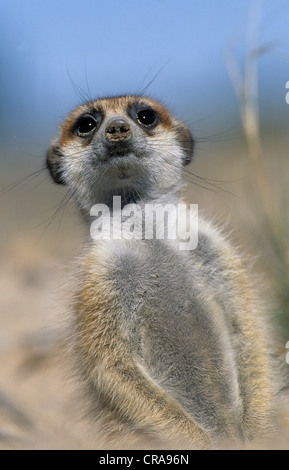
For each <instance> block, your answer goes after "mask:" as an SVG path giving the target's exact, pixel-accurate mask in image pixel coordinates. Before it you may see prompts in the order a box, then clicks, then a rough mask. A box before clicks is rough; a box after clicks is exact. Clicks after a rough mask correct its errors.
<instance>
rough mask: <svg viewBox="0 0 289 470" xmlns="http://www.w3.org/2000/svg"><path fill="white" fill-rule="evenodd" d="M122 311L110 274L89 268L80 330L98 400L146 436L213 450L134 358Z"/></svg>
mask: <svg viewBox="0 0 289 470" xmlns="http://www.w3.org/2000/svg"><path fill="white" fill-rule="evenodd" d="M92 271H94V272H92ZM118 310H119V299H118V298H117V295H116V294H115V293H114V292H113V289H112V288H111V286H110V283H109V281H107V280H105V273H102V272H101V269H100V270H98V274H96V271H95V270H94V269H92V270H91V269H89V268H88V270H87V271H86V273H85V280H84V282H83V286H82V288H81V290H80V292H79V295H78V300H77V308H76V315H77V318H76V324H77V332H78V351H79V354H80V361H81V367H82V368H83V370H82V372H83V373H84V375H85V376H86V378H87V380H88V381H89V382H90V384H93V389H94V390H95V394H96V398H97V396H99V397H101V396H105V397H106V402H109V408H110V412H111V410H113V413H114V415H115V416H114V418H116V420H117V419H118V418H119V421H120V422H121V420H123V421H129V422H130V423H132V427H133V428H134V429H136V430H138V431H141V432H143V433H144V434H146V435H148V434H150V433H151V435H152V436H155V437H158V438H160V440H161V441H162V440H163V441H165V442H166V441H168V442H170V444H172V443H173V444H176V445H179V446H184V448H197V449H207V448H212V447H213V446H212V441H211V439H210V437H209V435H208V434H207V433H206V432H205V431H204V430H203V429H202V428H201V427H200V426H198V425H197V423H196V422H195V421H194V420H193V419H192V418H191V417H190V416H189V415H188V414H187V413H186V412H185V411H184V410H183V409H182V408H181V407H180V406H179V405H178V403H177V402H176V401H175V400H174V399H172V398H171V397H170V396H169V395H168V394H167V393H166V392H165V391H164V390H162V389H161V388H160V387H159V386H158V385H157V384H156V383H155V382H154V381H153V380H152V379H151V378H150V377H149V376H147V375H146V373H145V372H144V371H143V370H142V367H141V366H140V365H139V364H138V363H137V360H136V359H135V358H134V357H132V354H131V353H130V350H129V342H128V338H127V336H128V335H127V331H126V329H125V327H124V325H123V324H122V321H121V319H120V315H119V312H118ZM104 412H105V410H104Z"/></svg>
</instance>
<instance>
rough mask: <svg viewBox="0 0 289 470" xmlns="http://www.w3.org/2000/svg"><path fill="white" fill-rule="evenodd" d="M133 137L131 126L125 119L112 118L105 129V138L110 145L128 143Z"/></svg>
mask: <svg viewBox="0 0 289 470" xmlns="http://www.w3.org/2000/svg"><path fill="white" fill-rule="evenodd" d="M131 137H132V131H131V126H130V125H129V123H128V122H127V121H126V120H124V119H115V118H112V119H111V120H110V121H108V123H107V125H106V128H105V138H106V141H107V142H109V143H117V142H123V141H128V140H130V139H131Z"/></svg>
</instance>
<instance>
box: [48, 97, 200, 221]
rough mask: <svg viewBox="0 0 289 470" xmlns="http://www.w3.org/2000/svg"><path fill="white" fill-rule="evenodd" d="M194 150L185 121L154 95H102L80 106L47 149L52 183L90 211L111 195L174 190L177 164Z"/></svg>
mask: <svg viewBox="0 0 289 470" xmlns="http://www.w3.org/2000/svg"><path fill="white" fill-rule="evenodd" d="M192 155H193V139H192V137H191V134H190V132H189V130H188V129H187V127H186V126H185V125H184V124H183V123H181V122H179V121H177V120H176V119H175V118H174V117H172V116H171V114H170V113H169V112H168V111H167V110H166V109H165V108H164V107H163V106H162V105H161V104H160V103H158V102H157V101H154V100H152V99H149V98H145V97H142V96H120V97H113V98H102V99H99V100H96V101H91V102H88V103H86V104H83V105H81V106H79V107H78V108H77V109H75V110H74V111H73V112H72V113H71V114H70V116H68V118H67V119H66V120H65V121H64V123H63V125H62V126H61V130H60V135H59V136H58V138H57V139H55V140H54V141H53V142H52V143H51V145H50V148H49V150H48V152H47V160H46V163H47V167H48V169H49V171H50V174H51V176H52V178H53V179H54V181H55V182H56V183H60V184H66V185H67V186H68V189H69V191H70V192H71V194H72V196H73V197H74V198H75V200H76V201H77V203H78V204H79V206H80V208H81V209H82V210H83V211H84V212H87V213H89V210H90V208H91V207H92V206H93V205H94V204H96V203H105V204H110V203H111V201H112V196H122V197H123V199H124V201H125V202H126V203H127V202H137V201H141V200H143V201H147V200H148V199H154V198H158V197H159V196H160V195H161V196H162V195H164V196H166V195H168V198H169V195H170V194H175V193H176V192H177V191H178V189H179V186H180V181H181V170H182V166H183V165H186V164H187V163H189V162H190V161H191V159H192Z"/></svg>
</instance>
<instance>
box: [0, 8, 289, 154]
mask: <svg viewBox="0 0 289 470" xmlns="http://www.w3.org/2000/svg"><path fill="white" fill-rule="evenodd" d="M250 5H251V1H250V0H234V1H232V0H178V1H176V0H174V1H173V0H146V1H136V0H134V1H133V0H122V1H121V0H110V1H107V0H81V1H80V0H77V1H76V0H49V1H48V0H14V1H13V2H6V1H3V0H0V67H1V73H0V103H1V104H0V106H1V108H0V123H1V132H0V143H2V144H4V145H5V146H7V145H8V146H9V145H10V143H11V145H12V142H14V144H15V142H16V144H18V145H19V146H21V142H22V141H23V139H25V140H26V141H29V140H31V141H34V140H35V136H38V137H39V138H41V139H42V140H43V143H44V145H46V142H47V141H48V140H49V139H50V138H51V137H53V136H54V134H55V132H56V130H57V126H58V125H59V123H60V122H61V120H62V118H63V117H64V116H65V115H66V114H67V112H69V111H70V110H71V109H73V107H74V106H75V105H77V104H79V102H80V97H79V96H78V94H77V92H76V91H75V89H74V87H73V84H72V81H73V82H75V84H76V85H77V86H78V87H80V88H81V89H82V90H83V91H84V92H85V93H86V94H87V95H90V96H92V97H97V96H103V95H111V94H121V93H135V92H139V91H142V89H143V88H144V87H145V86H146V85H148V83H149V82H150V81H151V80H152V79H153V78H154V77H155V76H156V75H157V76H156V78H155V80H154V81H153V83H152V84H151V85H150V87H149V88H148V89H147V93H148V94H149V95H151V96H153V97H156V98H160V99H161V100H162V101H163V102H164V103H165V104H167V105H168V106H169V107H170V108H171V109H173V110H174V111H175V112H176V113H177V115H178V116H179V117H182V115H184V116H185V117H186V118H189V119H190V122H191V125H192V127H194V125H197V126H198V128H199V127H200V126H201V128H202V129H204V130H205V131H207V132H210V131H211V130H212V129H214V128H217V130H218V131H220V132H222V130H223V128H222V126H224V129H225V128H226V126H227V127H228V126H230V125H231V124H232V122H235V121H236V122H237V121H238V110H237V102H236V98H235V95H234V92H233V89H232V85H231V82H230V79H229V76H228V72H227V69H226V65H225V61H224V51H225V50H226V48H228V46H229V45H230V44H232V42H233V41H235V42H236V45H237V47H236V51H237V57H238V60H239V63H240V64H241V65H242V63H243V61H244V51H245V45H246V28H247V24H248V13H249V10H250ZM288 24H289V2H288V0H264V2H263V7H262V16H261V37H260V39H261V44H270V51H269V52H268V53H267V54H265V55H263V56H262V57H260V60H259V87H260V105H261V107H263V108H264V110H265V112H266V110H270V111H271V112H272V114H275V115H276V116H279V114H280V113H281V115H282V116H285V119H286V116H288V118H289V106H288V105H286V103H285V83H286V82H287V81H288V80H289V27H288ZM286 106H287V107H286ZM286 113H287V114H286ZM200 123H201V124H200ZM287 123H288V121H287ZM236 125H237V124H236ZM218 126H219V128H218Z"/></svg>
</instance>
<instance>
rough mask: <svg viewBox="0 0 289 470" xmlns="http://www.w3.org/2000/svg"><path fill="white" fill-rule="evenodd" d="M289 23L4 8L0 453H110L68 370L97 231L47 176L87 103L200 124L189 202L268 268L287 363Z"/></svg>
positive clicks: (167, 2) (277, 1) (221, 13)
mask: <svg viewBox="0 0 289 470" xmlns="http://www.w3.org/2000/svg"><path fill="white" fill-rule="evenodd" d="M288 21H289V4H288V1H287V0H274V1H273V0H264V1H251V0H236V1H234V2H230V1H229V0H218V1H215V2H212V1H211V0H180V1H178V2H176V1H175V0H147V1H146V2H136V1H133V0H122V1H117V0H111V1H110V2H107V1H104V0H82V1H81V2H79V1H76V0H57V1H56V0H50V1H49V2H47V1H44V0H14V1H13V2H10V3H9V2H4V0H0V67H1V68H0V72H1V73H0V165H1V166H0V184H1V188H0V210H1V232H0V260H1V264H0V266H1V267H0V280H1V282H0V292H1V297H0V448H4V449H5V448H33V449H36V448H87V447H89V446H91V448H95V446H96V443H95V439H93V438H91V442H90V440H89V438H88V437H87V436H88V435H90V434H89V432H88V431H89V429H88V426H87V424H86V423H85V422H83V421H82V420H81V419H80V418H78V416H77V415H78V413H76V412H75V413H74V412H73V413H72V409H73V410H74V406H72V405H71V403H72V402H71V400H72V396H73V393H74V389H75V387H74V385H73V383H71V381H70V380H69V377H70V376H71V374H70V373H69V372H68V373H67V374H66V370H67V369H69V360H68V363H67V364H66V363H65V359H66V358H65V357H64V359H63V356H65V354H64V351H65V344H64V342H65V341H64V340H63V339H62V338H63V335H62V331H63V328H65V326H63V325H65V323H63V322H62V319H63V317H65V312H66V310H67V308H66V306H67V303H68V298H67V297H65V294H64V291H65V285H66V283H67V279H68V277H69V276H71V272H72V267H71V263H72V261H73V260H74V259H75V258H76V257H77V255H79V254H80V253H81V246H82V237H83V228H82V225H81V221H80V219H79V218H78V215H77V214H76V212H75V211H74V208H73V205H72V204H71V203H70V201H68V200H67V197H66V192H65V188H63V187H57V186H56V185H54V184H53V183H52V181H50V178H49V176H48V175H47V172H46V171H45V170H43V168H44V161H45V153H46V150H47V148H48V146H49V142H50V140H51V139H52V138H53V137H55V136H56V133H57V131H58V126H59V125H60V124H61V122H62V120H63V118H64V117H65V116H66V115H67V114H68V113H69V112H70V111H71V110H72V109H73V108H74V107H75V106H77V105H78V104H80V103H81V102H82V101H83V100H89V99H91V98H97V97H102V96H107V95H118V94H126V93H129V94H133V93H144V94H145V95H149V96H151V97H153V98H156V99H160V100H161V101H162V102H163V103H164V104H165V105H167V106H168V108H169V109H170V110H171V111H172V112H173V113H174V114H175V115H176V116H177V117H178V118H180V119H182V120H184V121H185V122H186V124H187V125H188V126H189V128H190V129H191V131H192V134H193V135H194V137H195V140H196V151H195V160H194V162H193V163H192V164H191V165H190V167H189V168H188V171H186V172H184V181H185V182H186V183H187V189H186V195H187V199H188V201H189V202H191V203H198V204H199V210H200V211H201V212H203V213H204V214H206V215H207V216H209V217H214V219H215V220H216V222H217V223H219V224H222V223H223V222H225V223H226V227H227V228H228V230H230V232H231V233H232V238H233V239H234V240H235V241H236V243H238V245H239V246H240V250H242V251H243V252H244V257H245V259H246V260H247V261H248V262H250V263H252V262H253V263H254V266H255V267H254V276H255V279H256V284H257V286H258V287H260V291H261V295H262V297H264V298H265V303H266V304H267V305H268V307H269V308H268V310H269V312H270V316H271V317H272V319H273V323H274V325H275V328H276V331H277V336H278V338H279V340H280V350H281V353H282V354H284V358H285V353H286V349H285V344H286V341H288V340H289V242H288V236H287V234H288V219H289V218H288V197H289V190H288V175H289V164H288V140H289V137H288V124H289V104H288V103H287V102H286V99H285V98H286V93H288V92H289V88H288V89H286V83H287V82H288V81H289V29H288ZM288 85H289V84H288ZM288 101H289V100H288ZM265 295H266V297H265ZM287 351H288V350H287ZM60 357H61V358H62V359H63V360H60ZM284 360H285V359H284ZM75 422H77V425H72V423H75ZM83 433H84V434H83ZM83 435H85V436H86V437H85V440H84V439H83V437H82V436H83ZM97 445H101V444H100V443H99V444H97ZM280 445H281V444H280ZM282 445H284V443H283V444H282Z"/></svg>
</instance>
